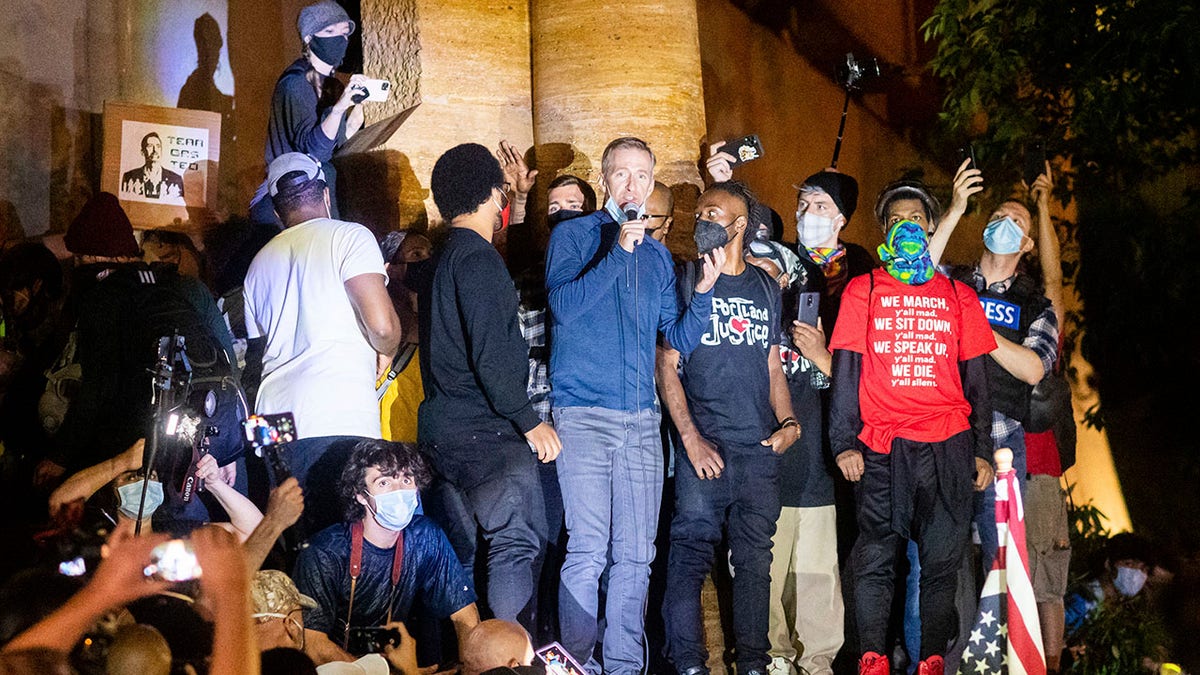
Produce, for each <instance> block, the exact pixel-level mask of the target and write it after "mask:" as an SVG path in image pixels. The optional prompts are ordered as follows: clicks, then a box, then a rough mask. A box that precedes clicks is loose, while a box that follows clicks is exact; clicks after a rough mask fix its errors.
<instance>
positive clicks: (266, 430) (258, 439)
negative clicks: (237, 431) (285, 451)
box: [242, 412, 296, 457]
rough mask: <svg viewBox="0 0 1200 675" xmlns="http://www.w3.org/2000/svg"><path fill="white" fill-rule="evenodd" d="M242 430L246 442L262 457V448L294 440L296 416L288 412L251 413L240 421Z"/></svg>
mask: <svg viewBox="0 0 1200 675" xmlns="http://www.w3.org/2000/svg"><path fill="white" fill-rule="evenodd" d="M242 430H243V431H245V433H246V442H247V443H248V444H249V445H250V447H251V448H252V449H253V450H254V452H255V454H257V455H258V456H259V457H262V451H263V449H264V448H269V447H271V446H274V445H280V444H284V443H291V442H292V441H294V440H296V418H295V416H293V415H292V413H290V412H285V413H278V414H274V415H251V416H249V417H247V418H246V421H245V422H242Z"/></svg>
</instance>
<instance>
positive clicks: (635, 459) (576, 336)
mask: <svg viewBox="0 0 1200 675" xmlns="http://www.w3.org/2000/svg"><path fill="white" fill-rule="evenodd" d="M601 173H602V180H603V186H604V189H605V192H606V193H607V201H606V203H605V205H604V208H603V209H601V210H599V211H596V212H595V213H593V214H590V215H588V216H584V217H581V218H575V219H573V220H569V221H566V222H563V223H562V224H560V225H559V226H558V227H556V228H555V229H554V231H553V232H552V233H551V235H550V246H549V250H548V251H547V255H546V288H547V290H548V292H549V302H550V312H551V324H550V329H551V352H550V382H551V389H552V391H553V394H552V397H553V402H554V419H555V424H556V427H557V430H558V433H559V436H560V438H561V439H562V442H563V453H562V455H560V456H559V459H558V479H559V484H560V485H561V487H562V492H563V502H564V507H565V510H566V524H567V532H568V534H569V541H568V544H567V554H566V560H565V562H564V563H563V568H562V589H561V591H560V593H559V621H560V629H561V638H562V644H563V646H564V647H566V648H567V650H568V651H570V652H571V654H572V655H574V656H575V657H576V658H577V659H578V660H579V661H580V662H585V663H586V665H585V667H586V668H587V670H588V671H589V672H590V673H598V672H600V663H599V662H598V661H597V659H596V658H595V656H594V655H593V651H594V648H595V645H596V639H597V637H598V635H597V625H598V624H597V620H596V617H597V613H598V604H599V602H598V585H599V579H600V574H601V572H603V570H604V568H605V565H606V564H607V562H608V558H609V555H610V550H611V556H612V568H611V570H610V572H609V575H610V576H609V584H608V596H607V601H606V606H605V610H606V611H605V616H606V617H607V627H606V629H605V634H604V636H603V638H604V639H603V643H604V653H603V655H602V658H603V664H604V672H606V673H637V672H640V671H641V669H642V665H643V663H642V661H643V657H642V652H643V637H642V628H643V624H644V611H645V603H646V590H647V586H648V582H649V578H650V571H649V566H650V562H651V561H652V560H653V559H654V535H655V530H656V527H657V523H658V509H659V503H660V500H661V497H662V479H663V475H662V474H663V452H662V441H661V439H660V437H659V419H660V414H659V409H658V401H657V398H656V396H655V392H654V349H655V340H656V338H657V334H658V333H659V332H660V331H661V332H662V333H663V335H664V336H665V337H666V339H667V340H668V341H669V342H670V343H671V345H672V346H673V347H675V349H677V350H679V351H680V352H681V353H683V354H689V353H691V351H692V349H693V348H695V346H696V345H697V344H698V342H699V340H700V337H701V336H702V335H703V334H704V331H705V328H706V327H707V323H708V318H709V314H710V313H711V311H712V288H713V284H714V283H716V280H717V277H718V275H719V274H720V269H721V266H722V264H724V259H725V253H724V251H723V250H721V249H717V250H716V251H713V252H712V253H711V254H709V255H707V256H705V261H704V269H703V273H702V274H701V275H700V279H699V280H698V281H697V283H696V286H695V294H694V295H693V297H692V299H691V302H690V304H689V306H688V307H687V308H686V310H685V311H683V312H682V313H681V311H680V307H679V300H678V295H677V293H676V291H675V272H674V268H673V264H672V261H671V254H670V253H669V252H668V251H667V249H666V247H665V246H663V245H662V244H661V243H660V242H657V241H655V240H654V239H652V238H651V237H647V236H645V234H646V221H645V213H646V210H645V203H646V199H647V197H648V196H649V195H650V192H651V191H652V190H653V189H654V153H653V152H651V150H650V148H649V146H647V145H646V143H645V142H644V141H642V140H640V139H637V138H629V137H626V138H618V139H616V140H614V141H613V142H611V143H609V144H608V147H607V148H605V150H604V155H603V157H602V159H601Z"/></svg>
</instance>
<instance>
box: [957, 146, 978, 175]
mask: <svg viewBox="0 0 1200 675" xmlns="http://www.w3.org/2000/svg"><path fill="white" fill-rule="evenodd" d="M968 159H969V160H971V163H970V164H968V165H967V169H978V168H979V163H978V162H976V161H975V146H974V145H972V144H970V143H967V144H966V145H962V146H959V148H958V163H959V164H960V165H961V164H962V163H963V162H964V161H965V160H968ZM967 169H964V170H967Z"/></svg>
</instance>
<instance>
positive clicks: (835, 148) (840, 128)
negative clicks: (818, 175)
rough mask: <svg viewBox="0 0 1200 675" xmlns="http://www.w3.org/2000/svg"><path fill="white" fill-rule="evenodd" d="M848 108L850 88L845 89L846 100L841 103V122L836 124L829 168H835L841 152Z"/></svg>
mask: <svg viewBox="0 0 1200 675" xmlns="http://www.w3.org/2000/svg"><path fill="white" fill-rule="evenodd" d="M849 109H850V89H849V88H847V89H846V100H845V102H844V103H842V123H841V124H840V125H838V137H837V143H836V144H834V146H833V161H832V162H830V163H829V167H830V168H831V169H836V168H837V161H838V155H840V154H842V136H843V135H844V134H845V133H846V111H848V110H849Z"/></svg>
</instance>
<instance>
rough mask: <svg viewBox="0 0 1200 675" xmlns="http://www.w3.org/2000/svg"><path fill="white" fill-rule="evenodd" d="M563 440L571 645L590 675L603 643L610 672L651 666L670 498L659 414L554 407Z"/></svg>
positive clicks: (566, 628)
mask: <svg viewBox="0 0 1200 675" xmlns="http://www.w3.org/2000/svg"><path fill="white" fill-rule="evenodd" d="M554 420H555V428H556V429H557V430H558V435H559V437H560V438H561V439H562V442H563V451H562V454H561V455H559V457H558V482H559V485H560V486H561V487H562V495H563V506H564V509H565V511H566V514H565V515H566V525H567V535H568V538H567V553H566V557H565V561H564V562H563V568H562V586H561V589H560V591H559V624H560V631H561V638H562V644H563V646H564V647H565V648H566V649H567V651H569V652H570V653H571V654H572V655H573V656H574V657H575V658H576V659H577V660H578V661H579V662H581V663H584V665H585V668H586V669H587V670H588V672H589V673H598V672H600V664H599V662H598V661H597V660H596V657H595V655H594V651H595V646H596V642H597V639H598V638H601V637H602V639H603V655H602V657H603V662H604V672H605V673H640V672H641V670H642V668H643V666H644V663H643V661H644V657H643V652H644V649H645V638H644V634H643V627H644V624H645V612H646V591H647V588H648V586H649V582H650V562H651V561H653V560H654V535H655V532H656V529H657V526H658V509H659V506H660V500H661V498H662V481H663V453H662V440H661V437H660V436H659V420H660V415H659V413H658V411H656V410H641V411H638V412H636V413H630V412H623V411H619V410H610V409H606V408H582V407H571V408H555V410H554ZM610 547H611V553H612V568H611V569H610V571H609V583H608V597H607V599H606V603H605V612H604V615H605V624H606V626H605V630H604V635H603V636H600V635H598V627H597V626H598V624H597V616H598V612H599V604H600V602H599V581H600V575H601V573H602V572H603V571H604V568H605V566H606V565H607V563H608V557H609V551H610Z"/></svg>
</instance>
